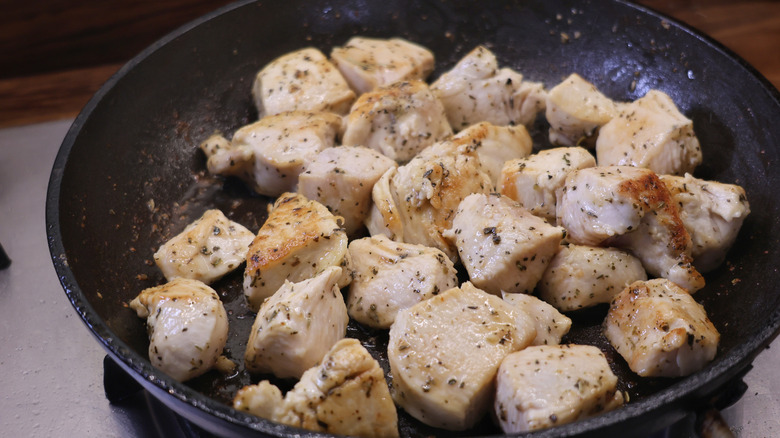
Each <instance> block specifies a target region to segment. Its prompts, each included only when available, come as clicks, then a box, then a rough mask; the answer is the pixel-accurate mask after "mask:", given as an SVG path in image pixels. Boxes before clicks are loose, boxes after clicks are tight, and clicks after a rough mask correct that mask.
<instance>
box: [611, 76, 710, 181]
mask: <svg viewBox="0 0 780 438" xmlns="http://www.w3.org/2000/svg"><path fill="white" fill-rule="evenodd" d="M596 159H597V161H598V163H599V166H637V167H646V168H648V169H650V170H652V171H653V172H655V173H657V174H659V175H663V174H672V175H683V174H684V173H686V172H690V173H693V170H694V169H696V167H697V166H698V165H699V164H701V161H702V153H701V147H700V145H699V139H698V138H696V133H695V132H694V131H693V122H692V121H691V120H690V119H688V118H687V117H685V116H684V115H683V114H682V113H680V110H678V109H677V106H676V105H675V104H674V101H673V100H672V98H671V97H669V96H668V95H667V94H665V93H664V92H662V91H658V90H650V91H648V92H647V94H645V95H644V97H641V98H639V99H637V100H635V101H634V102H631V103H628V104H626V105H624V106H623V108H622V110H621V111H620V114H619V116H618V117H615V118H613V119H612V120H611V121H610V122H609V123H607V124H605V125H604V126H602V127H601V130H600V131H599V138H598V140H596Z"/></svg>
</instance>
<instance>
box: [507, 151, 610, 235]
mask: <svg viewBox="0 0 780 438" xmlns="http://www.w3.org/2000/svg"><path fill="white" fill-rule="evenodd" d="M594 166H596V159H595V158H594V157H593V155H591V153H590V152H588V151H587V150H586V149H584V148H581V147H564V148H552V149H545V150H542V151H539V152H538V153H536V154H533V155H529V156H527V157H524V158H517V159H514V160H509V161H507V162H505V163H504V165H503V166H502V169H501V176H500V177H499V182H498V191H499V192H500V193H501V194H502V195H506V196H508V197H509V198H511V199H514V200H515V201H517V202H518V203H520V205H522V206H523V207H525V208H526V209H528V211H530V212H531V213H533V214H535V215H537V216H539V217H542V218H544V219H546V220H547V221H549V222H553V223H554V222H555V202H556V201H555V193H556V192H557V191H558V189H560V188H561V187H563V183H564V180H565V179H566V175H568V174H569V172H571V171H572V170H578V169H584V168H586V167H594Z"/></svg>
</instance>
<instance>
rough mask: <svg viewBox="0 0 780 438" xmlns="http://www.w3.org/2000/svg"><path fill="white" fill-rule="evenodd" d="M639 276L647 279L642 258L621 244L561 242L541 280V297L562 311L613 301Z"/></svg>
mask: <svg viewBox="0 0 780 438" xmlns="http://www.w3.org/2000/svg"><path fill="white" fill-rule="evenodd" d="M637 280H647V273H646V272H645V268H644V267H643V266H642V262H641V261H640V260H639V259H638V258H636V257H634V256H633V255H631V254H630V253H628V252H626V251H623V250H620V249H618V248H602V247H596V246H588V245H575V244H573V243H572V244H569V245H566V246H561V248H560V250H558V253H557V254H556V255H555V257H553V259H552V261H551V262H550V265H549V266H547V270H546V271H544V275H542V279H541V280H540V281H539V285H538V286H537V290H538V291H539V297H540V298H541V299H543V300H545V301H546V302H548V303H550V304H552V305H553V306H554V307H555V308H556V309H558V310H560V311H562V312H570V311H572V310H577V309H582V308H585V307H591V306H595V305H597V304H602V303H609V302H610V301H612V298H614V297H615V295H617V294H618V293H620V291H622V290H623V289H624V288H625V287H626V286H628V285H629V284H631V283H633V282H635V281H637Z"/></svg>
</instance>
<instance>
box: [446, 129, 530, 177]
mask: <svg viewBox="0 0 780 438" xmlns="http://www.w3.org/2000/svg"><path fill="white" fill-rule="evenodd" d="M452 142H453V143H456V144H462V145H469V146H471V147H473V148H474V150H475V151H476V152H477V156H479V162H480V163H481V164H482V168H483V169H484V171H485V173H487V175H488V176H489V177H490V180H491V181H492V182H493V187H497V185H498V181H499V178H500V176H501V169H502V168H503V167H504V163H505V162H507V161H509V160H513V159H518V158H522V157H525V156H527V155H528V154H530V153H531V149H532V148H533V141H532V140H531V136H530V135H529V134H528V130H527V129H526V128H525V126H523V125H518V126H497V125H494V124H492V123H489V122H481V123H477V124H476V125H471V126H469V127H468V128H466V129H464V130H462V131H460V132H458V133H457V134H455V135H454V136H453V137H452Z"/></svg>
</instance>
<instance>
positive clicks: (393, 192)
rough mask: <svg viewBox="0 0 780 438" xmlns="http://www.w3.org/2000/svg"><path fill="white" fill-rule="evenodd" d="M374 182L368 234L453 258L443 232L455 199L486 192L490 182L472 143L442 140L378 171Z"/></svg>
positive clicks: (452, 245) (454, 209)
mask: <svg viewBox="0 0 780 438" xmlns="http://www.w3.org/2000/svg"><path fill="white" fill-rule="evenodd" d="M383 179H387V180H388V181H383ZM377 186H378V188H377ZM377 186H374V191H373V193H372V197H373V200H374V211H373V212H372V216H371V220H370V221H369V223H367V225H369V231H370V232H371V234H372V235H374V234H377V233H382V234H385V235H387V236H388V237H391V238H392V239H393V240H397V241H399V242H407V243H417V244H420V245H425V246H430V247H433V248H438V249H440V250H442V251H444V253H445V254H447V256H448V257H449V258H450V259H451V260H453V261H454V260H456V257H457V252H456V251H457V250H456V248H455V246H454V244H453V243H452V242H450V241H449V240H447V239H445V238H444V237H443V233H444V232H445V231H446V230H448V229H449V228H450V227H451V226H452V219H453V218H454V216H455V211H456V209H457V208H458V205H459V204H460V201H461V200H463V198H465V197H466V196H468V195H470V194H472V193H488V192H489V191H490V190H491V187H492V183H491V182H490V178H489V177H488V176H487V174H486V173H485V172H484V171H483V170H482V165H481V164H480V161H479V157H478V156H477V154H476V152H475V151H474V148H471V147H469V146H467V145H457V144H456V143H453V142H450V141H444V142H439V143H436V144H434V145H433V146H431V147H429V148H426V149H425V150H424V151H422V152H421V153H420V154H419V155H417V156H416V157H414V159H413V160H411V161H410V162H409V163H407V164H406V165H403V166H401V167H399V168H398V169H397V170H392V173H391V172H388V173H387V174H385V175H383V176H382V178H380V180H379V182H377ZM378 196H379V197H378ZM382 196H385V197H382Z"/></svg>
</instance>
